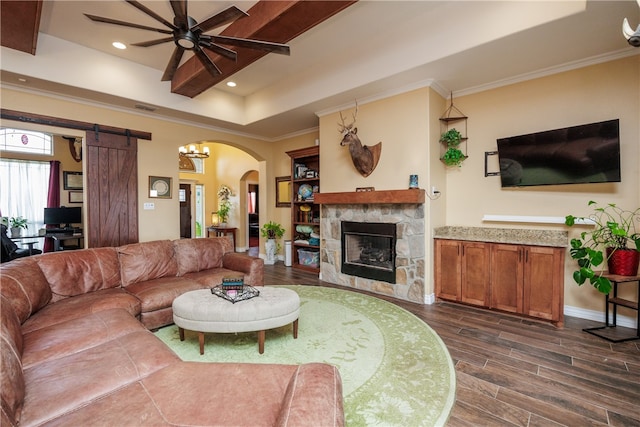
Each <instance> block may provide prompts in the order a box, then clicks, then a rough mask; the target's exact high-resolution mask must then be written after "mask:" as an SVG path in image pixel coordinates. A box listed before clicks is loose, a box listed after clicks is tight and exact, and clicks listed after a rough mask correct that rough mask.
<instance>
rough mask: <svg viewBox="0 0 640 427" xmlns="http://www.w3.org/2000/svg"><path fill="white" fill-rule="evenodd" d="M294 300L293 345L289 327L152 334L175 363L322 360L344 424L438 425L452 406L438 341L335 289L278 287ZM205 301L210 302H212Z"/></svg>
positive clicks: (380, 304)
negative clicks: (332, 378) (334, 370)
mask: <svg viewBox="0 0 640 427" xmlns="http://www.w3.org/2000/svg"><path fill="white" fill-rule="evenodd" d="M284 287H286V288H289V289H293V290H294V291H296V292H297V293H298V295H300V301H301V306H300V321H299V333H298V339H296V340H294V339H293V334H292V329H291V328H292V327H291V325H287V326H284V327H282V328H278V329H273V330H269V331H267V333H266V341H265V351H264V354H262V355H261V354H259V353H258V343H257V339H258V338H257V334H256V333H255V332H253V333H241V334H206V338H205V354H204V355H202V356H201V355H200V352H199V346H198V336H197V333H195V332H190V331H186V332H185V341H184V342H181V341H180V338H179V336H178V328H177V327H176V326H175V325H172V326H167V327H165V328H162V329H160V330H158V331H157V332H156V336H158V337H159V338H160V339H161V340H162V341H164V342H165V343H166V344H167V345H168V346H169V347H171V348H172V349H173V350H174V351H175V352H176V353H177V354H178V355H179V356H180V357H181V358H182V359H183V360H190V361H202V362H245V363H283V364H301V363H307V362H324V363H330V364H332V365H335V366H337V367H338V369H339V370H340V375H341V376H342V381H343V391H344V409H345V418H346V423H347V425H348V426H422V425H424V426H435V425H443V424H445V422H446V420H447V417H448V416H449V412H450V411H451V407H452V406H453V403H454V400H455V387H456V380H455V370H454V367H453V363H452V361H451V357H450V356H449V352H448V351H447V348H446V347H445V345H444V344H443V342H442V340H441V339H440V337H439V336H438V335H437V334H436V333H435V332H434V331H433V330H432V329H431V328H430V327H429V326H428V325H426V324H425V323H424V322H423V321H421V320H420V319H418V318H417V317H416V316H414V315H413V314H411V313H409V312H408V311H406V310H404V309H402V308H400V307H398V306H396V305H394V304H391V303H389V302H386V301H384V300H381V299H378V298H374V297H370V296H367V295H363V294H359V293H356V292H352V291H346V290H341V289H333V288H323V287H317V286H284ZM212 298H216V297H215V296H212Z"/></svg>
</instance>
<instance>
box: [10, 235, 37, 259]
mask: <svg viewBox="0 0 640 427" xmlns="http://www.w3.org/2000/svg"><path fill="white" fill-rule="evenodd" d="M42 238H44V236H40V235H33V236H18V237H10V239H11V240H24V239H42ZM36 243H38V242H24V243H20V244H21V245H27V246H28V247H29V255H33V245H35V244H36ZM38 253H39V252H38Z"/></svg>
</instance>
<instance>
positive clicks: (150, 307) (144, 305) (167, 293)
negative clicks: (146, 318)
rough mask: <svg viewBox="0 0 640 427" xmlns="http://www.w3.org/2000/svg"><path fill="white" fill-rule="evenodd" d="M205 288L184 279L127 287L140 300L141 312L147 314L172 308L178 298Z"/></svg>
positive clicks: (142, 283)
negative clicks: (188, 292)
mask: <svg viewBox="0 0 640 427" xmlns="http://www.w3.org/2000/svg"><path fill="white" fill-rule="evenodd" d="M204 287H205V286H204V285H201V284H200V283H198V282H195V281H193V280H189V279H187V278H184V277H162V278H160V279H155V280H147V281H145V282H138V283H135V284H133V285H129V286H127V292H129V293H130V294H132V295H135V296H136V298H138V299H139V300H140V303H141V311H142V312H143V313H147V312H150V311H154V310H160V309H163V308H167V307H171V304H172V303H173V300H174V299H176V297H177V296H179V295H182V294H183V293H185V292H187V291H194V290H196V289H203V288H204Z"/></svg>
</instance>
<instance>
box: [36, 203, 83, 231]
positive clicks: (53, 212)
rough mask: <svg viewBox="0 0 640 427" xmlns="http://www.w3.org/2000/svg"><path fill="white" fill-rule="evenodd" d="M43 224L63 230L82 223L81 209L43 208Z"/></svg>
mask: <svg viewBox="0 0 640 427" xmlns="http://www.w3.org/2000/svg"><path fill="white" fill-rule="evenodd" d="M44 223H45V224H46V225H56V226H58V227H63V228H72V224H80V223H82V208H66V207H60V208H44Z"/></svg>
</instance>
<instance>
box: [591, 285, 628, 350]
mask: <svg viewBox="0 0 640 427" xmlns="http://www.w3.org/2000/svg"><path fill="white" fill-rule="evenodd" d="M603 276H604V277H606V278H607V279H609V280H610V281H611V283H612V284H613V296H610V294H607V295H605V324H604V326H597V327H595V328H586V329H583V331H585V332H588V333H590V334H593V335H596V336H598V337H600V338H604V339H605V340H607V341H610V342H623V341H631V340H637V339H640V313H636V322H637V323H636V329H635V331H634V330H633V329H630V328H624V327H622V326H617V315H618V306H619V305H621V306H623V307H627V308H630V309H632V310H636V312H637V311H638V301H640V276H618V275H615V274H603ZM630 282H636V285H637V287H638V289H637V292H636V300H635V301H630V300H628V299H624V298H619V297H618V284H620V283H630ZM609 305H612V306H613V312H612V315H613V318H612V321H611V322H609ZM629 331H631V332H629ZM630 333H631V334H634V335H630Z"/></svg>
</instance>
